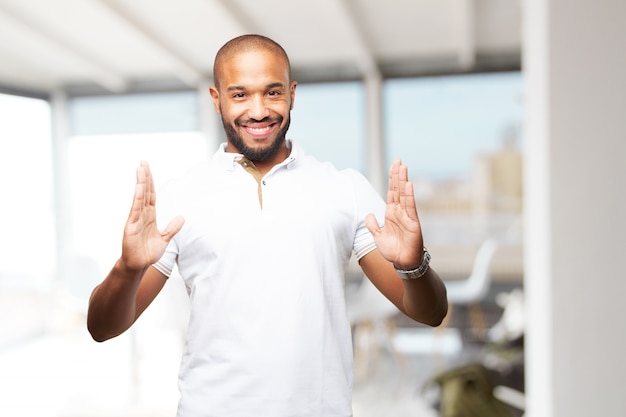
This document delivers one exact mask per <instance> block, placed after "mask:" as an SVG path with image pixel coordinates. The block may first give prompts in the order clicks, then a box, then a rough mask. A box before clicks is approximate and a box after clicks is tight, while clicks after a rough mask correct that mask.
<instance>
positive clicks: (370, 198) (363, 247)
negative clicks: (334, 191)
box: [346, 170, 386, 260]
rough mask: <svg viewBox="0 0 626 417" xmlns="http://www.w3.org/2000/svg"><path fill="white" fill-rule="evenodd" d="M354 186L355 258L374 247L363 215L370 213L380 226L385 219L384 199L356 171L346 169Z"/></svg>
mask: <svg viewBox="0 0 626 417" xmlns="http://www.w3.org/2000/svg"><path fill="white" fill-rule="evenodd" d="M346 172H347V173H348V175H350V178H351V180H352V184H353V186H354V196H355V202H356V209H357V227H356V233H355V236H354V242H353V246H352V250H353V252H354V256H355V257H356V259H357V260H359V259H361V258H362V257H363V256H365V255H367V254H368V253H370V252H371V251H373V250H374V249H376V244H375V243H374V237H373V236H372V234H371V233H370V232H369V230H367V227H366V226H365V217H366V216H367V215H368V214H369V213H372V214H374V216H375V217H376V220H377V221H378V224H379V225H380V226H381V227H382V225H383V224H384V220H385V208H386V205H385V201H384V200H383V199H382V197H381V196H380V194H378V192H377V191H376V190H375V189H374V187H372V185H371V184H370V183H369V181H368V180H367V179H366V178H365V177H364V176H363V175H362V174H361V173H360V172H358V171H355V170H346Z"/></svg>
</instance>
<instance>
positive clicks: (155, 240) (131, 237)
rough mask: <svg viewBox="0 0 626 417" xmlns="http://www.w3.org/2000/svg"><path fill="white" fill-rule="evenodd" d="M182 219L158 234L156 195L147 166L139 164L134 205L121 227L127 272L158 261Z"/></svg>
mask: <svg viewBox="0 0 626 417" xmlns="http://www.w3.org/2000/svg"><path fill="white" fill-rule="evenodd" d="M184 222H185V220H184V219H183V218H182V217H180V216H179V217H176V218H174V219H173V220H172V221H170V223H169V224H168V225H167V227H166V228H165V229H164V230H163V231H162V232H161V231H159V229H158V228H157V224H156V193H155V191H154V180H153V178H152V173H151V172H150V166H149V165H148V163H147V162H146V161H141V164H140V166H139V167H137V185H136V186H135V195H134V198H133V204H132V207H131V209H130V213H129V215H128V220H127V221H126V226H125V227H124V238H123V240H122V258H121V261H122V264H123V265H124V267H125V268H127V269H128V270H142V269H145V268H147V267H148V266H150V265H152V264H153V263H155V262H156V261H158V260H159V258H161V256H162V255H163V253H164V252H165V248H166V247H167V244H168V243H169V241H170V240H171V239H172V238H173V237H174V235H175V234H176V233H178V232H179V231H180V229H181V228H182V226H183V223H184Z"/></svg>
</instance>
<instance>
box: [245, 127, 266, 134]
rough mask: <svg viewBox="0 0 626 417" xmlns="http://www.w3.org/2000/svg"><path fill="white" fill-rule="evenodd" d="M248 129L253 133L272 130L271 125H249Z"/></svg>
mask: <svg viewBox="0 0 626 417" xmlns="http://www.w3.org/2000/svg"><path fill="white" fill-rule="evenodd" d="M248 130H249V131H250V132H253V133H263V132H267V131H268V130H270V128H269V126H268V127H248Z"/></svg>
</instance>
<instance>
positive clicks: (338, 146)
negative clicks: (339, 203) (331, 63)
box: [287, 82, 366, 173]
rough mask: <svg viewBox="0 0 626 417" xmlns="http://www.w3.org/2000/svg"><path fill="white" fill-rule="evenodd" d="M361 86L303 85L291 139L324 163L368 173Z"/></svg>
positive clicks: (297, 93)
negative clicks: (328, 162) (366, 169)
mask: <svg viewBox="0 0 626 417" xmlns="http://www.w3.org/2000/svg"><path fill="white" fill-rule="evenodd" d="M364 94H365V93H364V91H363V85H362V84H361V83H357V82H353V83H324V84H300V85H298V87H297V89H296V100H295V106H294V109H293V110H292V112H291V115H292V116H291V117H292V122H291V127H290V128H289V133H287V137H288V138H289V139H293V140H294V141H296V142H297V143H299V144H300V145H301V146H302V147H303V148H304V150H305V151H306V152H307V153H309V154H311V155H314V156H315V157H317V159H319V160H321V161H330V162H332V163H333V164H334V165H335V166H336V167H337V168H339V169H343V168H354V169H356V170H358V171H360V172H362V173H365V166H366V164H365V151H366V148H365V135H366V133H365V123H364V121H365V101H364V100H365V95H364Z"/></svg>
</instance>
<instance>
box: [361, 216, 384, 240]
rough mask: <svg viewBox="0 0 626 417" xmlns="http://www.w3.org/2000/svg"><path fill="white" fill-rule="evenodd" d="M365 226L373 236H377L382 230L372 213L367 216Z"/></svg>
mask: <svg viewBox="0 0 626 417" xmlns="http://www.w3.org/2000/svg"><path fill="white" fill-rule="evenodd" d="M365 226H366V227H367V230H369V231H370V233H371V234H372V235H373V236H376V235H377V234H379V233H380V232H381V230H382V229H381V227H380V226H379V225H378V222H377V221H376V216H374V215H373V214H372V213H370V214H368V215H367V216H365Z"/></svg>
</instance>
